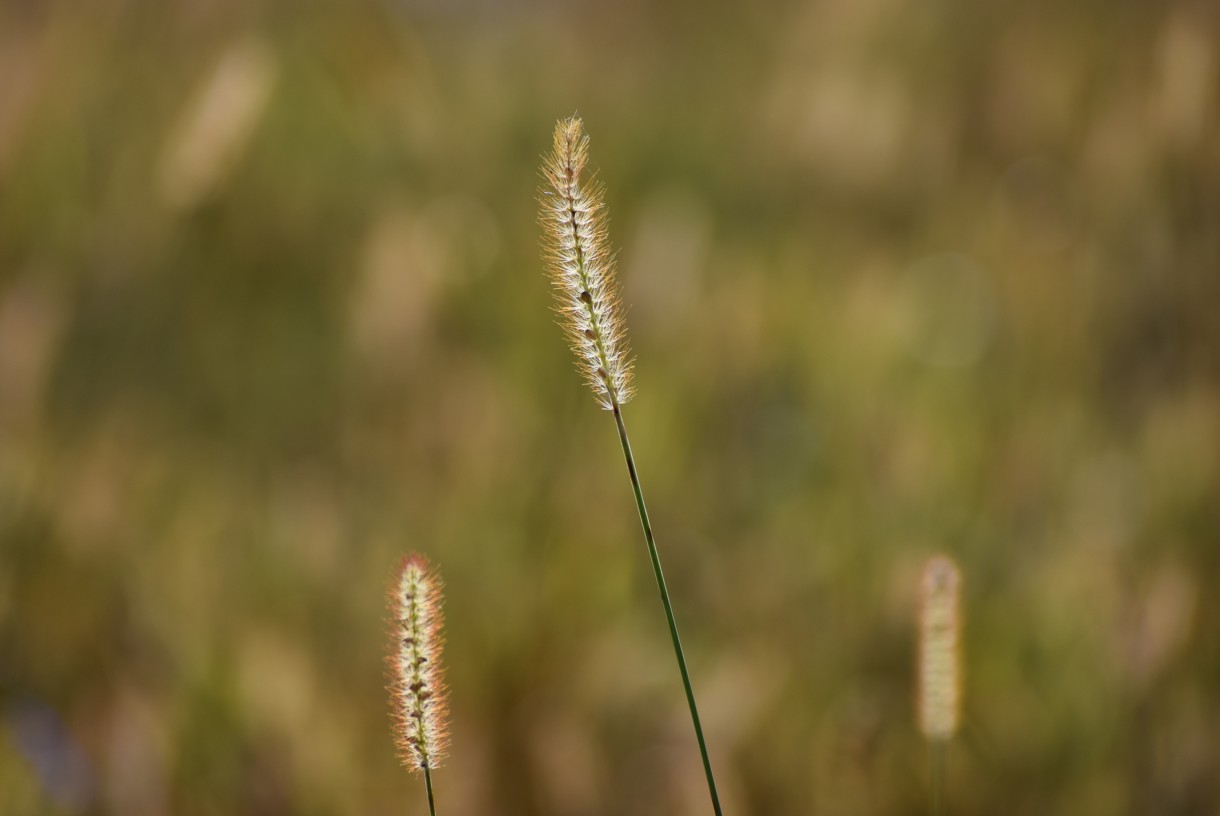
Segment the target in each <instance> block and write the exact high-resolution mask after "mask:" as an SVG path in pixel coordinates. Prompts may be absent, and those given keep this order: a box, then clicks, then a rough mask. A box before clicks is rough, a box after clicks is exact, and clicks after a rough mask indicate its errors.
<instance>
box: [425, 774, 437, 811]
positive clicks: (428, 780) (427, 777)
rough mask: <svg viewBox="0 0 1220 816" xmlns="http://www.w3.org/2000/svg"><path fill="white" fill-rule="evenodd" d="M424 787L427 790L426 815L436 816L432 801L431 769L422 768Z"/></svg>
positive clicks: (434, 803) (434, 805) (434, 804)
mask: <svg viewBox="0 0 1220 816" xmlns="http://www.w3.org/2000/svg"><path fill="white" fill-rule="evenodd" d="M424 787H426V788H427V789H428V813H429V814H431V816H436V802H434V801H433V799H432V769H431V768H429V767H428V766H427V765H425V766H424Z"/></svg>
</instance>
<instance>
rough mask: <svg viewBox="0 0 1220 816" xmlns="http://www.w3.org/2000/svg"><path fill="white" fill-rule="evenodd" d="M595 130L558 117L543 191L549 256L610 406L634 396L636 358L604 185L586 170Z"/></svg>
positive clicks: (595, 383) (573, 341)
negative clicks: (629, 337)
mask: <svg viewBox="0 0 1220 816" xmlns="http://www.w3.org/2000/svg"><path fill="white" fill-rule="evenodd" d="M588 161H589V137H588V136H586V135H585V134H584V131H583V128H582V124H581V120H580V119H578V118H577V117H575V116H573V117H571V118H570V119H564V120H562V121H560V122H559V123H558V124H556V125H555V144H554V148H553V149H552V152H551V154H550V155H549V156H547V157H546V159H545V161H544V162H543V165H542V176H543V178H544V179H545V181H546V187H545V188H544V189H543V190H542V192H541V195H540V196H539V202H540V204H541V205H542V206H541V213H540V216H539V221H540V222H541V224H542V229H543V232H544V234H545V250H544V254H545V259H546V263H547V268H548V272H549V274H550V277H551V283H552V284H553V285H554V287H555V298H556V301H557V305H556V312H558V314H559V322H560V324H561V325H562V326H563V329H564V333H565V334H566V335H567V338H568V343H569V345H571V347H572V351H573V352H575V353H576V358H577V361H578V362H577V367H578V368H579V369H580V371H581V373H583V374H584V377H585V379H586V380H587V381H588V383H589V386H590V387H591V388H592V389H593V394H594V395H595V396H596V397H597V401H598V402H599V403H600V404H601V406H602V407H603V408H605V409H606V410H607V411H609V410H612V409H613V408H614V406H616V405H622V404H624V403H625V402H627V400H629V399H631V395H632V388H631V358H630V352H629V350H628V348H627V338H626V326H625V324H624V321H623V309H622V305H621V303H620V300H619V285H618V281H617V279H616V277H615V274H614V256H613V255H612V254H611V253H610V251H609V249H608V248H607V239H606V209H605V204H604V203H603V201H602V195H603V194H602V187H601V185H600V184H599V183H598V182H597V181H596V180H587V179H584V178H582V174H583V173H584V169H585V165H586V164H587V163H588Z"/></svg>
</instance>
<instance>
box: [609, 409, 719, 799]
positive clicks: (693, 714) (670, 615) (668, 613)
mask: <svg viewBox="0 0 1220 816" xmlns="http://www.w3.org/2000/svg"><path fill="white" fill-rule="evenodd" d="M614 421H615V423H617V424H618V438H619V441H620V442H622V443H623V456H624V457H626V459H627V472H628V473H630V474H631V487H632V489H633V490H634V491H635V506H636V509H637V510H639V511H640V524H641V525H642V526H643V528H644V540H645V541H646V542H647V543H648V556H649V557H650V558H651V559H652V574H653V575H654V576H656V579H657V589H658V590H660V592H661V603H662V604H664V605H665V618H666V619H667V620H668V621H669V636H670V638H672V639H673V642H674V656H675V657H677V658H678V669H679V671H681V672H682V686H683V687H684V688H685V689H686V703H687V705H688V706H690V718H691V722H692V723H694V725H695V738H696V739H697V740H698V741H699V753H700V754H702V756H703V772H704V773H705V774H707V789H708V793H710V794H711V796H712V808H713V809H714V810H715V811H716V816H723V813H722V811H721V810H720V796H719V795H718V794H717V793H716V778H715V777H714V776H712V761H711V760H710V759H709V758H708V755H707V742H706V741H705V740H704V739H703V726H702V725H701V724H700V722H699V709H698V707H697V706H696V705H695V692H694V689H692V688H691V684H690V672H689V671H687V668H686V655H684V654H683V653H682V640H681V638H679V637H678V623H677V621H676V620H674V608H673V605H672V604H670V602H669V589H668V587H666V586H665V574H664V573H663V572H661V557H660V556H659V555H657V543H656V541H655V540H654V539H653V537H652V524H651V523H649V521H648V508H647V507H645V506H644V493H643V491H642V490H641V489H640V477H639V475H638V474H637V473H636V470H635V457H634V456H632V455H631V442H629V441H628V440H627V426H626V425H624V424H623V412H622V410H621V409H620V407H619V405H618V403H617V402H616V403H615V404H614Z"/></svg>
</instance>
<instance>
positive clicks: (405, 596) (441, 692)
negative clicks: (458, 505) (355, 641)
mask: <svg viewBox="0 0 1220 816" xmlns="http://www.w3.org/2000/svg"><path fill="white" fill-rule="evenodd" d="M390 616H391V623H392V631H391V634H392V637H393V640H392V643H391V648H390V653H389V656H388V657H387V663H388V665H389V672H390V685H389V691H390V714H391V719H392V721H393V731H394V742H395V744H396V746H397V748H398V755H399V758H400V759H401V760H402V763H403V765H404V766H405V767H406V768H408V769H410V770H412V771H417V772H418V771H422V772H423V774H424V782H425V784H426V786H427V790H428V810H429V812H430V813H431V814H432V816H436V806H435V804H434V803H433V796H432V770H433V769H435V768H436V767H437V765H439V764H440V762H441V760H442V759H444V757H445V753H446V749H447V747H448V732H447V727H446V726H447V713H448V711H447V707H446V690H445V679H444V674H443V671H442V669H441V660H440V658H441V647H442V645H443V638H442V635H441V580H440V578H439V577H438V576H437V574H436V571H435V570H433V569H432V567H431V565H430V564H429V563H428V561H427V559H426V558H424V557H423V556H422V555H419V554H417V553H412V554H411V555H408V556H406V557H405V558H403V559H402V562H401V564H400V565H399V569H398V576H397V579H396V580H395V582H394V585H393V586H392V587H391V592H390Z"/></svg>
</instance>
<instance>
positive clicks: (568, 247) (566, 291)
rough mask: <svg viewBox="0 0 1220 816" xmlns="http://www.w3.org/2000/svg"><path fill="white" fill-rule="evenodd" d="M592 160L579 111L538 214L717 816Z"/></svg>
mask: <svg viewBox="0 0 1220 816" xmlns="http://www.w3.org/2000/svg"><path fill="white" fill-rule="evenodd" d="M588 160H589V138H588V137H587V136H585V134H584V130H583V126H582V124H581V121H580V119H578V118H577V117H575V116H573V117H571V118H569V119H563V120H561V121H560V122H559V123H558V124H556V125H555V144H554V149H553V150H552V152H551V154H550V155H549V156H547V157H546V158H545V159H544V160H543V164H542V176H543V178H544V179H545V180H546V187H545V188H544V189H543V190H542V191H541V194H540V195H539V197H538V200H539V203H540V204H541V214H540V216H539V221H540V222H541V223H542V229H543V236H544V250H543V256H544V258H545V259H546V262H547V266H548V268H549V269H548V271H549V272H550V275H551V282H552V283H553V284H554V286H555V295H556V298H557V299H558V301H559V305H558V307H557V311H558V312H559V316H560V323H561V325H562V326H563V329H564V333H565V334H566V335H567V337H568V343H569V344H570V345H571V346H572V350H573V351H574V352H575V353H576V358H577V361H578V367H579V369H580V370H581V372H582V373H583V374H584V377H585V379H586V380H587V381H588V383H589V385H590V386H591V387H592V388H593V394H594V396H596V397H597V401H598V402H599V403H600V404H601V406H602V407H603V408H605V409H606V410H608V411H613V412H614V422H615V425H616V426H617V427H618V437H619V443H620V444H621V445H622V447H623V458H624V459H625V460H626V462H627V473H628V475H629V476H630V477H631V489H632V491H633V492H634V494H635V506H636V510H637V512H638V513H639V515H640V526H641V527H642V528H643V530H644V543H645V544H646V545H647V546H648V557H649V560H650V561H651V563H652V574H653V577H655V578H656V581H657V590H658V591H659V592H660V595H661V605H662V606H663V607H664V608H665V620H666V622H667V623H668V624H669V637H670V640H671V641H672V643H673V647H674V657H675V658H676V659H677V661H678V671H679V673H680V674H681V675H682V688H683V690H684V691H685V692H686V705H687V707H688V708H689V709H690V718H691V724H692V725H693V726H694V729H695V740H696V741H697V742H698V743H699V755H700V757H701V758H702V760H703V773H704V775H705V776H706V777H707V788H708V794H709V795H710V796H711V800H712V809H713V810H714V811H715V813H716V816H722V811H721V809H720V796H719V794H718V793H717V792H716V778H715V776H714V775H713V773H712V761H711V759H710V757H709V756H708V751H707V740H706V739H704V736H703V725H702V724H701V723H700V721H699V708H698V706H696V705H695V691H694V688H693V687H692V685H691V680H690V671H689V670H688V669H687V667H686V655H685V654H684V653H683V651H682V639H681V638H680V637H679V636H678V622H677V620H676V619H675V617H674V608H673V604H672V603H671V602H670V600H669V588H668V587H667V586H666V584H665V573H664V572H662V570H661V557H660V555H659V554H658V553H657V543H656V539H655V538H654V537H653V534H652V524H651V522H650V521H649V520H648V508H647V507H646V506H645V504H644V492H643V489H642V488H641V487H640V477H639V473H638V472H637V471H636V467H635V456H634V455H633V454H632V453H631V442H630V440H629V439H628V438H627V426H626V424H625V423H624V422H623V410H622V406H623V403H625V402H627V400H629V399H630V398H631V396H632V388H631V358H630V353H629V352H628V350H627V337H626V326H625V324H624V321H623V309H622V306H621V304H620V302H619V287H618V282H617V280H616V279H615V276H614V259H613V257H612V256H611V254H610V251H609V249H608V248H607V239H606V214H605V205H604V204H603V203H602V189H601V186H600V185H599V184H597V183H596V182H587V181H585V180H583V179H582V178H581V174H582V173H583V172H584V169H585V165H586V164H587V163H588Z"/></svg>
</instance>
